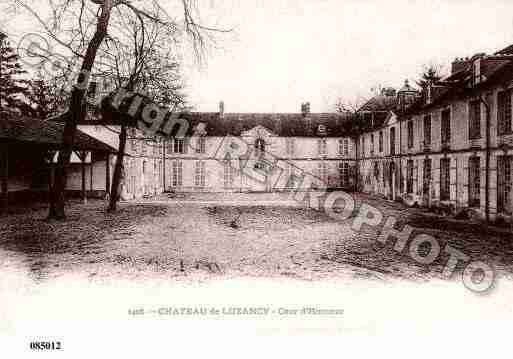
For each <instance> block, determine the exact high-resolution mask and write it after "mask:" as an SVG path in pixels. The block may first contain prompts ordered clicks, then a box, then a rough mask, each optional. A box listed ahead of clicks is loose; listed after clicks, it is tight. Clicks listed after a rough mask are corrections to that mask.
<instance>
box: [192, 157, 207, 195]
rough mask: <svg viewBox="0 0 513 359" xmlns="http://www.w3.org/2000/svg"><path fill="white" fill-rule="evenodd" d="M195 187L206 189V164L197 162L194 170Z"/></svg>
mask: <svg viewBox="0 0 513 359" xmlns="http://www.w3.org/2000/svg"><path fill="white" fill-rule="evenodd" d="M194 185H195V186H196V187H200V188H203V187H205V162H203V161H198V162H196V165H195V169H194Z"/></svg>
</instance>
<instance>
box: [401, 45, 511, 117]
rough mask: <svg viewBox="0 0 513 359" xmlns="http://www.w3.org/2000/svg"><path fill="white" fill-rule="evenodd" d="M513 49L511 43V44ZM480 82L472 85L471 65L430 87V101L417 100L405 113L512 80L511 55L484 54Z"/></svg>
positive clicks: (430, 106) (411, 112) (437, 104)
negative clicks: (427, 102)
mask: <svg viewBox="0 0 513 359" xmlns="http://www.w3.org/2000/svg"><path fill="white" fill-rule="evenodd" d="M511 48H512V49H513V45H512V46H511ZM503 51H506V50H503ZM481 75H482V82H481V83H480V84H478V85H477V86H473V85H472V66H467V67H466V68H464V69H463V70H460V71H457V72H455V73H453V74H451V75H450V76H449V77H447V78H446V79H444V80H443V81H441V82H440V83H439V84H437V86H434V87H433V88H432V94H431V96H432V101H431V102H430V103H429V104H426V103H424V102H417V103H416V104H414V105H413V106H412V107H411V108H409V109H408V110H407V111H406V112H405V114H406V115H412V114H415V113H419V112H422V111H425V110H427V109H429V108H432V107H436V106H439V105H441V104H444V103H447V102H448V101H451V100H454V99H457V98H460V99H461V98H468V97H470V96H473V95H475V94H476V93H477V91H479V90H482V89H486V88H490V87H492V86H496V85H499V84H501V83H504V82H505V81H511V80H513V55H509V54H495V55H487V56H486V55H485V56H483V57H482V62H481Z"/></svg>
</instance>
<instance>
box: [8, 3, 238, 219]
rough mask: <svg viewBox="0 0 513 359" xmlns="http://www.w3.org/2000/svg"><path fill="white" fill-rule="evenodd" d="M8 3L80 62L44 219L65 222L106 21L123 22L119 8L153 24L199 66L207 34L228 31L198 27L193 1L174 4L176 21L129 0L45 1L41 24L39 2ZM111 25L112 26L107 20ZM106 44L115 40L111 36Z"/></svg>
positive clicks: (158, 6) (161, 9) (162, 10)
mask: <svg viewBox="0 0 513 359" xmlns="http://www.w3.org/2000/svg"><path fill="white" fill-rule="evenodd" d="M13 1H14V2H15V3H16V4H17V5H18V7H21V8H23V9H25V10H27V11H28V12H29V13H30V14H32V15H33V16H34V17H35V18H36V19H37V20H38V21H39V23H40V25H41V27H42V28H43V31H44V32H45V33H46V35H47V37H48V38H49V39H51V40H52V41H53V42H54V43H56V44H58V45H59V46H60V47H62V48H65V49H67V51H68V52H69V53H70V54H71V55H72V56H73V57H75V58H79V59H80V61H81V65H80V71H79V75H78V77H77V80H76V83H75V86H73V89H72V91H71V99H70V104H69V110H68V116H66V123H65V127H64V133H63V141H62V146H61V150H60V151H59V157H58V164H57V168H56V173H55V183H54V186H53V190H52V194H51V196H50V197H51V201H50V202H51V203H50V210H49V215H48V217H49V219H65V217H66V216H65V209H64V205H65V197H64V192H65V188H66V180H67V167H68V166H69V162H70V157H71V152H72V150H73V144H74V138H75V133H76V129H77V125H78V124H79V123H80V122H82V121H83V120H84V119H85V117H86V106H85V97H86V96H85V95H86V90H87V85H88V82H89V79H90V76H91V73H92V70H93V67H94V66H97V67H99V68H100V67H101V66H102V65H103V62H102V61H101V58H100V59H98V58H97V55H98V53H99V52H100V53H101V51H102V50H101V49H102V45H103V46H104V47H103V48H105V49H106V50H105V52H104V55H105V56H107V54H108V45H109V40H110V39H109V36H110V34H109V32H110V30H111V27H110V25H111V17H121V18H124V17H125V16H126V11H121V9H122V8H123V9H125V10H129V11H130V12H131V13H132V14H134V15H135V16H136V17H137V20H138V21H139V22H140V24H158V25H160V26H161V27H162V28H165V29H167V30H168V31H169V32H170V33H176V32H179V33H180V34H181V35H183V36H182V37H183V38H184V39H188V40H190V41H191V43H192V48H193V49H194V52H195V55H196V58H197V59H198V60H199V61H202V59H203V58H204V56H205V54H206V50H207V49H208V46H207V45H208V40H209V39H210V38H211V36H212V33H213V32H225V31H229V30H218V29H214V28H210V27H207V26H203V25H201V24H200V23H199V22H198V20H197V16H196V15H197V8H196V1H195V0H181V1H180V6H181V8H182V11H183V13H182V18H181V20H180V21H178V20H176V19H175V18H174V17H172V16H170V15H169V14H168V13H167V11H166V10H165V8H164V7H163V5H162V3H163V2H162V1H158V0H147V1H137V2H136V1H131V0H89V1H88V0H48V1H47V4H46V5H47V6H48V9H50V16H49V18H47V19H44V18H42V17H41V16H40V15H39V13H38V11H37V10H36V8H35V6H41V5H40V2H36V1H30V0H13ZM112 22H114V21H113V20H112ZM112 30H115V29H112ZM117 30H118V32H119V33H122V31H123V28H122V27H120V28H119V29H117ZM142 31H144V28H142V29H141V32H136V33H138V34H139V35H140V34H142ZM139 35H138V36H139ZM105 40H107V41H105ZM111 40H113V41H114V40H115V39H114V36H113V37H112V38H111ZM134 51H138V50H137V49H136V50H134ZM125 130H126V129H125Z"/></svg>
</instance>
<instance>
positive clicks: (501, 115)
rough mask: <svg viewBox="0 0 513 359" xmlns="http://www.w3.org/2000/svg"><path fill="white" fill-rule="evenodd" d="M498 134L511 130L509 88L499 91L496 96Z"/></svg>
mask: <svg viewBox="0 0 513 359" xmlns="http://www.w3.org/2000/svg"><path fill="white" fill-rule="evenodd" d="M497 111H498V114H497V121H498V131H499V135H503V134H505V133H510V132H511V90H508V91H502V92H499V94H498V97H497Z"/></svg>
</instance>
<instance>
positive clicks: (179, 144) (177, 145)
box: [173, 138, 185, 153]
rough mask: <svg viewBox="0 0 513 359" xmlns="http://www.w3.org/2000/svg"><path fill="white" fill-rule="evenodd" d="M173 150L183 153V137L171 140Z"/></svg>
mask: <svg viewBox="0 0 513 359" xmlns="http://www.w3.org/2000/svg"><path fill="white" fill-rule="evenodd" d="M173 152H174V153H185V140H184V139H183V138H175V139H174V140H173Z"/></svg>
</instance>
